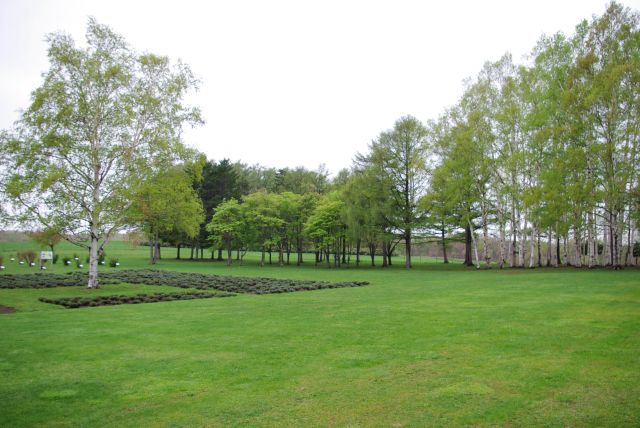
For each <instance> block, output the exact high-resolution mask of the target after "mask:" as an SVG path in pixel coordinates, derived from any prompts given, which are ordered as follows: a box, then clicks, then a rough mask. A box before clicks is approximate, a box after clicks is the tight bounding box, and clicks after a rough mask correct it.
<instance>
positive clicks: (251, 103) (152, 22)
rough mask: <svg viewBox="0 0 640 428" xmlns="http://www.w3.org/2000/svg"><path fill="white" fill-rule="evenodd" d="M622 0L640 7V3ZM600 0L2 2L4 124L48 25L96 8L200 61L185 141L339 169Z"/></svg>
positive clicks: (107, 20)
mask: <svg viewBox="0 0 640 428" xmlns="http://www.w3.org/2000/svg"><path fill="white" fill-rule="evenodd" d="M622 3H623V4H625V5H627V6H630V7H632V8H634V9H640V0H626V1H623V2H622ZM604 10H605V1H603V0H576V1H561V0H553V1H551V0H539V1H526V2H525V1H515V0H512V1H490V0H484V1H477V0H476V1H397V0H396V1H347V0H342V1H327V0H323V1H315V2H311V1H278V0H269V1H209V2H204V1H202V2H197V1H189V0H182V1H171V2H163V1H148V2H147V1H135V0H128V1H120V0H117V1H115V0H111V1H105V0H100V1H44V0H43V1H36V0H1V1H0V60H1V62H0V64H1V67H0V128H3V129H4V128H8V127H10V126H11V124H12V123H13V122H14V121H15V120H16V119H18V115H19V111H20V110H21V109H24V108H26V107H27V106H28V104H29V97H30V92H31V91H32V90H33V89H34V88H36V87H37V86H38V85H39V84H40V83H41V73H42V72H44V71H45V70H46V69H47V68H48V62H47V57H46V49H47V45H46V43H45V42H44V37H45V34H47V33H50V32H54V31H64V32H67V33H69V34H71V35H72V36H73V37H74V38H75V39H76V41H79V42H82V43H84V35H85V29H86V24H87V17H88V16H94V17H95V18H96V19H97V20H98V22H100V23H102V24H106V25H108V26H110V27H111V28H112V29H113V30H115V31H116V32H117V33H119V34H121V35H123V36H124V37H125V39H126V40H127V41H128V42H129V43H130V45H131V46H132V47H133V48H134V49H136V50H138V51H140V52H142V51H147V52H153V53H156V54H161V55H167V56H169V57H170V58H171V59H172V60H176V59H178V58H180V59H182V61H183V62H185V63H187V64H189V65H190V66H191V68H192V70H193V72H194V73H195V74H196V75H197V76H198V77H199V78H200V80H201V81H202V84H201V88H200V91H199V92H198V93H196V94H194V95H192V96H190V98H189V101H190V103H192V104H194V105H197V106H199V107H201V109H202V111H203V114H204V118H205V120H206V124H205V125H204V126H202V127H199V128H197V129H195V130H190V131H188V132H187V133H186V135H185V139H186V142H187V143H188V144H190V145H192V146H195V147H197V148H198V149H199V150H201V151H203V152H204V153H206V154H207V156H208V157H209V158H210V159H216V160H220V159H222V158H225V157H226V158H230V159H232V160H241V161H243V162H246V163H249V164H254V163H260V164H262V165H265V166H274V167H285V166H289V167H295V166H299V165H302V166H305V167H307V168H311V169H316V168H317V167H318V165H319V164H321V163H324V164H326V165H327V167H328V169H329V170H330V172H331V173H332V174H335V173H336V172H337V171H338V170H340V169H341V168H345V167H348V166H350V165H351V160H352V158H353V156H354V155H355V153H356V152H358V151H360V152H362V151H366V149H367V145H368V144H369V142H370V141H371V140H372V139H374V138H375V137H376V136H377V135H378V134H379V133H380V132H381V131H383V130H385V129H388V128H390V127H392V126H393V123H394V122H395V120H396V119H398V118H399V117H401V116H403V115H407V114H411V115H413V116H415V117H417V118H418V119H420V120H422V121H426V120H428V119H431V118H436V117H437V116H438V115H439V114H440V113H442V112H443V111H444V109H445V108H446V107H448V106H450V105H452V104H454V103H455V102H456V100H457V99H458V97H459V96H460V95H461V90H462V80H463V79H464V78H466V77H469V76H474V75H475V74H477V72H478V71H479V70H480V68H481V67H482V64H483V63H484V62H485V61H488V60H492V61H494V60H497V59H498V58H499V57H500V56H501V55H502V54H504V53H505V52H507V51H508V52H511V53H512V54H513V57H514V59H515V60H516V61H519V62H520V61H521V59H522V58H523V56H524V55H526V54H527V53H528V52H530V50H531V49H532V48H533V46H534V44H535V42H536V40H538V38H539V37H540V36H541V35H542V34H543V33H546V34H551V33H555V32H557V31H563V32H565V33H567V34H570V33H572V32H573V29H574V27H575V25H576V24H578V23H579V22H580V21H581V20H582V19H585V18H590V17H591V16H592V15H593V14H596V15H601V14H602V13H603V12H604Z"/></svg>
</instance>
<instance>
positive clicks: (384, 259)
mask: <svg viewBox="0 0 640 428" xmlns="http://www.w3.org/2000/svg"><path fill="white" fill-rule="evenodd" d="M388 250H389V247H387V242H386V241H382V267H383V268H384V267H387V266H389V260H388V259H387V251H388ZM405 254H406V250H405ZM405 267H408V266H407V264H406V262H405Z"/></svg>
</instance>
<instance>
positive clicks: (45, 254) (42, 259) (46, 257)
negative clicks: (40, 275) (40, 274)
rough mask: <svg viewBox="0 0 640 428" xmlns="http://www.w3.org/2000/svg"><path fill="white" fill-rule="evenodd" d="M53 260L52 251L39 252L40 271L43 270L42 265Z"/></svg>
mask: <svg viewBox="0 0 640 428" xmlns="http://www.w3.org/2000/svg"><path fill="white" fill-rule="evenodd" d="M47 260H53V251H40V270H45V267H44V263H45V262H46V261H47Z"/></svg>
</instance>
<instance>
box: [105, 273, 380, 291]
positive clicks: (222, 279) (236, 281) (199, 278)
mask: <svg viewBox="0 0 640 428" xmlns="http://www.w3.org/2000/svg"><path fill="white" fill-rule="evenodd" d="M102 278H106V279H108V280H119V281H122V282H127V283H130V284H147V285H168V286H172V287H180V288H196V289H199V290H210V289H214V290H222V291H228V292H232V293H252V294H271V293H288V292H292V291H303V290H319V289H324V288H343V287H360V286H363V285H368V284H369V283H368V282H366V281H349V282H327V281H308V280H297V279H295V280H294V279H277V278H251V277H241V276H222V275H207V274H201V273H191V272H172V271H161V270H153V269H135V270H134V269H131V270H123V271H118V272H106V273H104V274H102Z"/></svg>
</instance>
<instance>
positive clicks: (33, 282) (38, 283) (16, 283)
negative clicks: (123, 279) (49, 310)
mask: <svg viewBox="0 0 640 428" xmlns="http://www.w3.org/2000/svg"><path fill="white" fill-rule="evenodd" d="M88 279H89V274H88V273H86V272H68V273H63V274H58V273H40V272H39V273H26V274H19V275H9V274H8V275H0V288H53V287H76V286H81V285H87V281H88ZM118 282H119V281H118V280H115V279H109V278H103V277H102V275H100V283H101V284H115V283H118Z"/></svg>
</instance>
